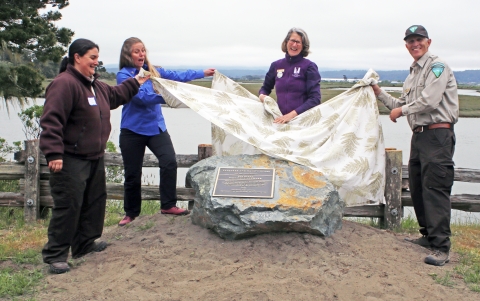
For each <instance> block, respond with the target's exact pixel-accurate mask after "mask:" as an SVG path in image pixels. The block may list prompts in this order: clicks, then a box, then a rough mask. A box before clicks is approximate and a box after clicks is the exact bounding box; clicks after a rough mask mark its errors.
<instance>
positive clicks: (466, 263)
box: [346, 215, 480, 293]
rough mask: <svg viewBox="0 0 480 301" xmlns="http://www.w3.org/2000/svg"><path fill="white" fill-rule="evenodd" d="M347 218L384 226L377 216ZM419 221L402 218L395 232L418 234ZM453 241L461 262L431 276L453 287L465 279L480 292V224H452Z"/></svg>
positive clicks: (453, 249)
mask: <svg viewBox="0 0 480 301" xmlns="http://www.w3.org/2000/svg"><path fill="white" fill-rule="evenodd" d="M346 219H347V220H350V221H354V222H358V223H362V224H366V225H368V226H371V227H375V228H382V226H383V225H381V224H380V223H379V219H377V218H346ZM418 228H419V226H418V222H417V219H416V218H415V217H412V216H410V215H409V216H407V217H404V218H402V222H401V226H400V228H399V229H396V230H395V232H399V233H408V234H416V233H418ZM451 230H452V237H451V238H450V240H451V242H452V248H451V251H453V252H455V253H457V254H458V256H459V263H458V264H457V265H456V266H455V267H454V269H453V271H446V272H445V273H441V274H440V275H439V274H437V273H433V274H430V275H429V276H431V277H432V279H434V280H435V282H436V283H438V284H441V285H444V286H448V287H452V286H455V285H457V281H459V280H460V281H461V280H463V281H464V282H465V284H466V285H467V287H468V288H469V289H470V290H471V291H474V292H479V293H480V224H478V223H474V222H468V223H453V224H451Z"/></svg>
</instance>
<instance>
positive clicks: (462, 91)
mask: <svg viewBox="0 0 480 301" xmlns="http://www.w3.org/2000/svg"><path fill="white" fill-rule="evenodd" d="M382 89H383V90H385V91H386V92H402V91H403V87H382ZM332 90H348V89H347V88H333V89H332ZM457 91H458V95H469V96H478V97H480V92H479V91H480V90H469V89H458V90H457Z"/></svg>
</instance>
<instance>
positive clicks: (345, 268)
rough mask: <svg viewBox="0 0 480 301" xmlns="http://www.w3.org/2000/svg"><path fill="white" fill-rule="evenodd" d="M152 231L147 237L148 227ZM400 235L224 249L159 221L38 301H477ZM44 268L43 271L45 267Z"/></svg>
mask: <svg viewBox="0 0 480 301" xmlns="http://www.w3.org/2000/svg"><path fill="white" fill-rule="evenodd" d="M149 226H151V227H150V228H149V229H146V230H145V228H147V227H149ZM403 237H404V235H399V234H395V233H391V232H388V231H383V230H378V229H375V228H372V227H368V226H364V225H361V224H357V223H353V222H348V221H345V222H344V224H343V229H342V230H339V231H337V232H336V233H335V234H334V235H333V236H331V237H328V238H322V237H317V236H313V235H310V234H300V233H282V234H268V235H260V236H256V237H253V238H249V239H244V240H239V241H225V240H223V239H221V238H219V237H218V236H217V235H216V234H214V233H212V232H210V231H208V230H206V229H203V228H200V227H198V226H195V225H193V224H192V223H191V221H190V219H189V217H170V216H164V215H161V214H157V215H154V216H143V217H140V218H138V219H136V220H135V221H134V222H133V223H132V224H131V225H129V226H126V227H123V228H120V227H117V226H114V227H109V228H108V229H106V230H105V233H104V235H103V239H104V240H107V241H108V242H109V244H110V245H109V247H108V248H107V249H106V250H105V251H103V252H101V253H94V254H89V255H87V256H85V257H84V258H83V259H80V260H77V261H76V262H75V264H74V267H73V268H72V270H71V271H70V272H69V273H66V274H62V275H48V276H47V279H46V286H45V289H43V290H42V291H41V292H40V294H39V295H38V296H36V298H37V300H355V301H360V300H372V301H373V300H480V296H479V294H477V293H473V292H471V291H469V290H468V289H467V288H466V287H465V286H464V284H463V281H462V280H460V279H458V281H456V282H457V285H456V286H455V287H454V288H449V287H446V286H442V285H439V284H437V283H435V281H434V280H433V279H432V277H431V276H430V275H432V274H438V275H444V274H445V272H446V271H450V270H453V268H454V266H455V264H456V263H457V262H458V256H456V255H455V254H453V258H452V260H451V262H450V263H449V264H447V265H446V266H444V267H434V266H429V265H426V264H424V263H423V258H424V257H425V256H426V255H428V250H426V249H423V248H421V247H419V246H416V245H412V244H410V243H408V242H404V241H403ZM45 268H47V267H45Z"/></svg>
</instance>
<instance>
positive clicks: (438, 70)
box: [432, 63, 445, 78]
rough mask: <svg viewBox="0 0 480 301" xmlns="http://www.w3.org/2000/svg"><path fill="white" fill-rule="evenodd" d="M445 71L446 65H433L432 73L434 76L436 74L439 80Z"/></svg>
mask: <svg viewBox="0 0 480 301" xmlns="http://www.w3.org/2000/svg"><path fill="white" fill-rule="evenodd" d="M444 69H445V65H444V64H442V63H433V65H432V72H433V74H435V76H436V77H437V78H439V77H440V75H442V73H443V70H444Z"/></svg>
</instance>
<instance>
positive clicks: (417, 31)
mask: <svg viewBox="0 0 480 301" xmlns="http://www.w3.org/2000/svg"><path fill="white" fill-rule="evenodd" d="M414 35H416V36H422V37H425V38H427V39H429V37H428V32H427V30H426V29H425V27H423V26H422V25H412V26H410V27H409V28H407V30H406V31H405V38H403V40H404V41H406V40H407V39H408V37H409V36H414Z"/></svg>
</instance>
